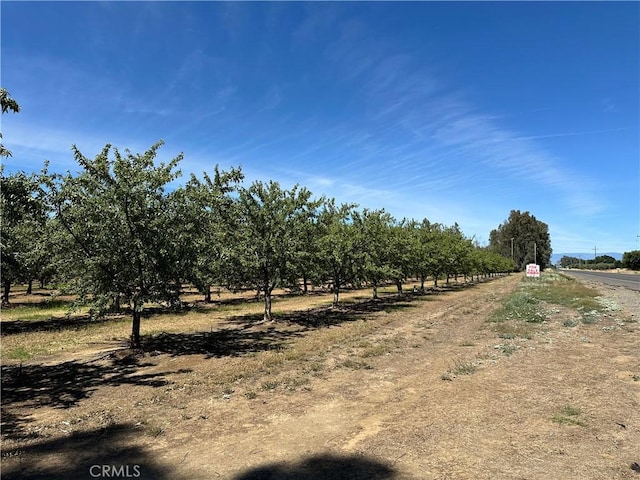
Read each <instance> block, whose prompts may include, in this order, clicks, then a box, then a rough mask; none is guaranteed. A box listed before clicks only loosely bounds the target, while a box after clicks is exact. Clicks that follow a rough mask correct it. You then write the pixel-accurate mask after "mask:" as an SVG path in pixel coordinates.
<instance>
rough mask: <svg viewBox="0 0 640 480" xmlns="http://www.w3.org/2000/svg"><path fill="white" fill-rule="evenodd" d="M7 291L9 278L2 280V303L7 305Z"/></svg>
mask: <svg viewBox="0 0 640 480" xmlns="http://www.w3.org/2000/svg"><path fill="white" fill-rule="evenodd" d="M9 291H11V280H5V281H4V289H3V291H2V304H3V305H9Z"/></svg>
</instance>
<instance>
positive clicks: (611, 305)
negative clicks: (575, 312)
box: [580, 278, 640, 321]
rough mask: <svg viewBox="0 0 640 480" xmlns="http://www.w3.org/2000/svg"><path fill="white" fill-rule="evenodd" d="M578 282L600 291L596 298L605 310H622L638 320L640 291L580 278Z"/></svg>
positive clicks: (639, 314)
mask: <svg viewBox="0 0 640 480" xmlns="http://www.w3.org/2000/svg"><path fill="white" fill-rule="evenodd" d="M580 282H582V283H583V284H585V285H586V286H588V287H591V288H593V289H594V290H597V291H598V292H600V297H598V298H597V300H598V302H600V303H601V304H602V305H604V307H605V309H606V311H607V312H610V313H613V312H622V313H623V314H627V315H629V316H630V317H631V319H632V320H636V321H637V320H640V292H636V291H634V290H630V289H628V288H624V287H617V286H612V285H605V284H604V283H601V282H595V281H591V280H584V279H582V278H581V279H580Z"/></svg>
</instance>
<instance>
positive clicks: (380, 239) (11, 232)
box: [1, 142, 514, 345]
mask: <svg viewBox="0 0 640 480" xmlns="http://www.w3.org/2000/svg"><path fill="white" fill-rule="evenodd" d="M161 145H162V142H159V143H157V144H155V145H153V146H152V147H151V148H150V149H149V150H148V151H146V152H145V153H143V154H133V153H131V152H129V151H128V150H125V151H124V152H120V151H119V150H118V149H116V148H111V146H110V145H107V146H106V147H105V148H104V149H103V150H102V151H101V152H100V153H99V154H98V155H97V156H96V157H95V159H89V158H87V157H85V156H84V155H83V154H82V153H81V152H80V151H78V149H77V148H76V147H73V152H74V156H75V159H76V161H77V162H78V164H79V166H80V171H79V172H78V173H75V174H73V173H69V172H68V173H66V174H54V173H49V172H47V169H46V167H45V169H44V170H43V171H42V172H40V173H38V174H35V173H33V174H25V173H22V172H20V173H15V174H10V175H4V174H3V175H2V195H1V197H2V283H3V289H4V290H3V301H4V302H8V301H9V291H10V288H11V285H12V284H14V283H15V282H31V281H33V280H34V279H37V280H40V282H41V283H45V282H49V281H55V285H56V287H57V288H59V289H60V290H61V291H64V292H69V293H73V294H76V295H78V298H79V299H80V300H81V301H87V302H91V303H92V304H93V305H94V306H95V307H97V309H96V311H106V310H107V309H110V308H112V309H118V308H119V307H120V304H121V303H122V304H127V305H129V306H130V307H131V311H132V316H133V328H132V337H131V339H132V343H133V344H134V345H138V344H139V342H140V317H141V312H142V310H143V308H144V305H145V303H148V302H158V301H162V302H168V303H169V304H172V303H178V302H179V295H180V291H181V286H182V285H183V284H184V283H185V282H186V283H190V284H192V285H194V286H195V287H197V288H198V290H199V291H200V292H202V293H203V295H205V298H206V299H207V300H210V298H211V287H212V286H214V285H222V286H226V287H228V288H231V289H239V288H252V289H255V290H257V291H258V292H259V293H260V294H261V295H262V297H263V298H264V319H265V320H271V294H272V292H273V290H274V289H275V288H279V287H283V288H292V289H300V290H302V291H304V292H306V291H307V288H308V286H309V285H326V286H327V287H328V288H330V289H331V291H332V292H333V295H334V301H335V302H338V299H339V294H340V291H341V289H343V288H344V287H346V286H364V285H369V286H370V287H371V288H372V289H373V296H374V297H376V296H377V289H378V287H379V286H380V285H382V284H385V283H388V282H394V283H396V284H397V285H398V289H399V290H400V291H401V289H402V282H403V281H404V280H405V279H407V278H418V279H419V280H420V281H421V282H422V285H423V287H424V282H425V280H426V279H427V278H430V279H433V280H435V281H436V282H437V281H438V279H439V278H442V279H444V278H446V279H447V281H448V279H449V277H451V276H458V275H464V276H473V275H484V276H486V275H491V274H494V273H497V272H506V271H510V270H512V269H513V267H514V264H513V262H512V260H511V259H510V258H505V257H504V256H503V255H500V254H499V253H497V252H496V251H494V250H492V249H489V248H481V247H479V246H477V245H475V244H474V243H473V241H472V240H471V239H469V238H466V237H465V236H464V235H463V233H462V232H461V231H460V229H459V228H458V226H457V225H453V226H444V225H441V224H434V223H430V222H429V221H428V220H422V221H421V222H418V221H415V220H406V219H404V220H402V221H398V220H396V219H394V218H393V217H392V216H391V215H390V214H389V213H387V212H386V211H384V210H367V209H358V207H357V206H356V205H353V204H342V205H338V204H336V202H335V201H334V200H333V199H326V198H319V199H318V198H313V196H312V194H311V192H310V191H309V190H307V189H306V188H303V187H300V186H295V187H293V188H291V189H283V188H281V186H280V185H279V184H278V183H277V182H273V181H272V182H268V183H263V182H260V181H256V182H253V183H252V184H251V185H249V186H248V187H245V186H243V184H242V180H243V175H242V172H241V170H240V169H236V168H232V169H230V170H229V171H222V170H220V169H218V167H216V168H215V170H214V171H213V172H212V174H210V175H209V174H203V175H202V176H201V177H196V176H195V175H191V177H190V178H189V179H188V181H186V182H185V183H184V184H182V185H179V184H177V182H176V180H177V178H178V177H179V176H180V172H179V171H178V170H177V167H178V164H179V162H180V160H181V156H179V157H177V158H175V159H173V160H172V161H170V162H168V163H159V164H157V163H156V162H155V158H156V155H157V153H158V149H159V148H160V146H161ZM436 284H437V283H436Z"/></svg>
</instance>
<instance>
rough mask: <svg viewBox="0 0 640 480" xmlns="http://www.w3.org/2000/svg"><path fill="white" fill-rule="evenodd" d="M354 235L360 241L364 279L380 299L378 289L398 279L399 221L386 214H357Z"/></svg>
mask: <svg viewBox="0 0 640 480" xmlns="http://www.w3.org/2000/svg"><path fill="white" fill-rule="evenodd" d="M353 223H354V234H355V235H358V236H359V237H360V243H361V245H362V251H361V252H360V253H361V254H362V259H363V263H362V264H361V267H362V270H361V277H362V279H363V280H365V281H367V282H369V283H371V285H372V287H373V298H378V287H379V286H380V285H381V284H382V283H383V282H384V281H385V280H388V279H391V278H396V277H398V275H399V274H398V271H397V270H396V269H395V268H394V264H393V263H394V262H393V261H394V258H395V257H397V255H395V253H396V252H394V242H393V241H394V238H393V233H394V232H393V230H392V227H393V225H394V223H395V219H394V218H393V217H392V216H391V215H390V214H389V213H387V212H385V211H384V210H367V209H365V210H363V211H362V213H359V212H354V221H353Z"/></svg>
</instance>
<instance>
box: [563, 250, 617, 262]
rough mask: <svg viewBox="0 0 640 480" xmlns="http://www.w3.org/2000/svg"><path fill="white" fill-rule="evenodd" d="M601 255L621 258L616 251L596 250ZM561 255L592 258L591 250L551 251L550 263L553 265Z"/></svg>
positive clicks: (585, 258)
mask: <svg viewBox="0 0 640 480" xmlns="http://www.w3.org/2000/svg"><path fill="white" fill-rule="evenodd" d="M601 255H609V256H610V257H613V258H615V259H616V260H622V254H621V253H618V252H598V256H601ZM562 257H576V258H582V259H584V260H593V252H588V253H584V252H582V253H553V254H551V263H552V264H553V265H555V264H556V263H558V262H559V261H560V259H561V258H562Z"/></svg>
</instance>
